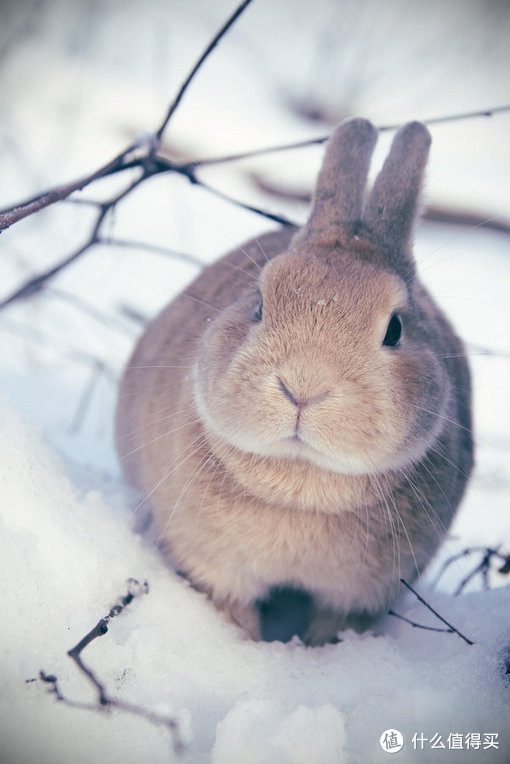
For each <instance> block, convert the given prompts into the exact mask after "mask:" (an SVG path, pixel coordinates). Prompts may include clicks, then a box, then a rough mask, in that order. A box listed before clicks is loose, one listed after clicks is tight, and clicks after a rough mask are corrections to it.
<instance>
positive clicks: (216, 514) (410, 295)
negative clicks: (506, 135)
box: [117, 121, 472, 644]
mask: <svg viewBox="0 0 510 764" xmlns="http://www.w3.org/2000/svg"><path fill="white" fill-rule="evenodd" d="M366 124H367V123H364V122H361V121H357V122H354V123H348V125H351V128H350V129H351V131H352V130H358V135H359V131H360V130H361V133H363V130H365V135H363V134H362V135H361V137H360V138H358V144H359V145H358V146H357V147H356V145H355V146H354V148H353V151H354V154H356V152H357V153H358V156H357V157H355V160H356V163H357V164H359V163H360V157H359V155H361V154H363V152H364V154H366V153H367V152H368V151H369V150H368V149H367V144H369V143H370V139H371V136H370V135H367V134H366V128H364V127H363V126H364V125H366ZM348 125H347V126H344V127H343V128H342V127H341V128H340V131H341V130H342V129H344V133H345V129H346V127H347V130H348V129H349V127H348ZM352 125H354V126H355V127H354V128H353V127H352ZM356 125H357V127H356ZM360 125H361V128H360ZM408 127H409V126H408ZM372 137H373V136H372ZM351 138H352V136H351ZM338 140H339V141H340V143H341V142H342V141H343V142H344V143H345V135H344V136H343V137H342V136H340V138H339V139H338ZM372 143H373V141H372ZM333 151H334V148H333V149H330V153H331V152H333ZM368 159H369V156H368ZM345 161H346V160H345V158H344V160H343V162H344V165H345ZM365 164H366V165H367V167H368V160H367V159H366V157H365ZM422 164H423V162H422ZM328 167H329V166H328V162H327V160H326V162H325V169H324V168H323V171H322V180H321V177H320V178H319V189H318V192H317V194H318V196H317V197H316V202H315V208H314V212H313V213H312V217H311V219H310V222H309V224H308V226H307V227H305V228H304V229H302V230H301V232H298V233H296V229H284V230H282V231H278V232H275V233H270V234H266V235H265V236H262V237H260V238H259V239H255V240H253V241H252V242H248V243H247V244H246V245H245V246H244V247H241V248H240V249H238V250H236V251H234V252H232V253H230V254H228V255H226V256H225V257H224V258H222V259H221V260H219V261H218V262H216V263H214V264H213V265H211V266H209V267H207V268H205V269H204V271H203V272H202V273H201V274H200V275H199V276H198V278H197V279H196V280H195V281H194V282H193V283H192V284H191V285H190V286H189V287H188V288H187V289H186V290H185V292H184V293H183V294H182V295H180V296H179V297H178V298H177V299H176V300H174V301H173V302H172V303H171V304H170V305H169V306H168V307H167V308H166V309H165V310H164V311H163V312H162V313H161V314H160V315H159V316H158V317H157V318H156V319H155V320H154V321H153V322H152V323H151V324H150V326H149V327H148V328H147V330H146V332H145V333H144V335H143V336H142V338H141V340H140V342H139V344H138V346H137V347H136V349H135V352H134V354H133V356H132V358H131V361H130V363H129V365H128V367H127V370H126V373H125V376H124V379H123V381H122V385H121V391H120V398H119V406H118V412H117V442H118V448H119V453H120V455H121V457H122V458H123V460H124V468H125V471H126V474H127V476H128V478H129V479H130V481H131V482H133V483H135V485H136V486H137V487H138V488H139V489H140V491H142V493H143V494H145V495H147V497H148V498H149V499H150V503H151V506H152V509H153V513H154V516H155V519H156V522H157V525H158V527H159V532H160V538H161V542H162V544H163V546H165V547H166V548H167V549H168V550H169V552H170V553H171V554H172V556H173V557H174V558H175V560H176V561H177V564H178V565H179V567H180V568H181V569H182V570H183V571H184V572H185V573H186V574H187V575H188V577H189V578H190V580H191V581H192V582H193V583H194V584H195V586H197V588H200V589H202V590H204V591H207V593H208V594H209V595H210V596H211V598H212V599H213V601H214V602H215V603H216V605H217V606H218V607H220V608H221V609H223V610H224V611H225V612H226V613H227V614H228V615H229V617H230V618H232V620H234V621H236V622H237V623H239V624H240V625H242V626H243V628H244V629H245V630H246V632H247V633H249V634H250V635H251V636H252V637H254V638H257V637H258V636H259V624H258V616H257V608H256V602H257V600H260V599H263V598H264V597H265V596H267V594H268V593H269V592H270V590H271V589H272V588H274V587H279V586H292V587H297V588H301V589H305V590H306V591H307V592H309V593H310V594H311V595H312V596H313V601H314V610H313V616H312V620H311V623H310V627H309V629H308V632H307V634H306V635H305V640H306V641H307V642H308V643H310V644H321V643H324V642H325V641H328V640H331V639H333V638H334V637H335V634H336V633H337V631H338V630H339V629H340V628H343V627H346V626H349V625H351V626H354V627H356V628H358V627H359V628H361V627H363V626H365V625H367V624H369V623H370V622H371V621H372V619H374V618H376V617H377V616H379V615H380V614H382V613H384V612H385V611H386V610H387V608H388V607H390V606H391V604H392V602H394V601H395V599H396V597H397V590H398V587H399V578H400V577H403V578H406V579H407V580H412V579H413V578H415V577H416V575H417V574H418V573H419V572H421V570H422V569H423V568H424V566H425V565H426V564H427V562H428V561H429V559H430V557H431V556H432V554H433V553H434V551H435V550H436V548H437V545H438V543H439V541H440V540H441V538H442V536H443V535H444V533H445V532H446V529H447V527H448V525H449V523H450V521H451V519H452V516H453V513H454V511H455V509H456V507H457V505H458V502H459V501H460V498H461V496H462V493H463V490H464V487H465V484H466V480H467V477H468V475H469V472H470V469H471V464H472V443H471V435H470V427H471V422H470V414H469V405H470V385H469V373H468V369H467V365H466V361H465V358H464V356H463V350H462V345H461V343H460V341H459V339H458V338H457V337H456V335H455V334H454V332H453V330H452V328H451V327H450V325H449V323H448V322H447V320H446V319H445V318H444V316H443V315H442V314H441V312H440V311H439V309H438V308H437V306H436V305H435V303H434V302H433V300H432V298H431V297H430V296H429V295H428V294H427V292H426V291H425V290H424V288H423V287H422V286H421V285H420V284H419V282H418V280H417V279H416V277H415V276H414V269H413V267H412V260H411V259H410V255H409V254H408V252H406V246H404V244H403V243H401V246H398V247H397V246H395V244H394V242H389V241H388V242H383V243H381V237H380V236H377V235H376V236H374V234H373V230H374V228H376V227H377V226H376V225H374V226H373V227H369V225H368V224H365V223H364V222H357V223H354V224H353V223H351V222H349V223H340V224H339V223H338V222H336V223H335V224H334V225H330V223H331V220H332V216H331V213H330V214H329V217H328V218H327V220H326V223H325V224H324V221H322V222H321V220H320V219H319V218H320V213H321V204H322V205H323V207H324V204H326V205H327V204H329V203H330V202H329V199H330V197H328V195H327V194H326V193H323V198H324V199H326V202H323V201H321V199H320V198H319V197H320V195H321V189H322V192H324V189H325V188H326V191H327V189H328V186H327V184H328V182H330V181H329V179H328V178H327V177H326V178H325V170H326V171H328ZM341 169H342V168H340V170H341ZM344 169H345V168H344ZM360 173H361V176H363V171H358V174H360ZM340 175H341V173H340ZM356 182H357V185H358V186H360V185H361V180H360V178H358V179H357V181H356ZM333 183H334V184H336V183H337V181H336V180H333ZM321 184H322V186H321ZM351 185H352V179H351ZM352 193H354V195H355V191H353V192H352ZM352 193H351V196H349V197H348V199H351V197H352ZM408 195H409V192H408ZM341 201H342V200H340V202H341ZM372 201H373V200H372ZM379 201H380V200H379ZM349 203H351V202H349V201H347V202H345V201H344V206H345V204H347V206H348V204H349ZM370 203H371V202H370V200H369V202H368V208H370ZM352 204H354V203H352ZM338 205H339V200H338V198H337V199H336V200H335V206H334V209H335V210H337V209H338ZM383 206H384V205H383ZM380 208H381V204H379V205H378V207H377V209H380ZM349 212H350V216H349V217H348V220H349V221H353V220H355V218H354V217H352V215H354V213H355V212H356V210H355V209H351V210H349ZM334 217H335V216H334V215H333V218H334ZM358 217H359V211H358ZM404 227H405V226H404ZM409 230H410V227H409ZM280 253H283V254H280ZM385 258H391V261H390V262H387V261H386V259H385ZM261 295H263V299H262V298H261ZM397 311H398V315H397ZM394 316H397V318H398V320H397V319H395V318H393V317H394ZM390 317H392V318H391V321H393V323H391V322H390V324H388V321H389V319H390ZM402 324H403V329H402ZM392 327H393V328H392ZM390 330H391V331H390ZM399 331H402V332H403V336H402V340H401V341H400V334H398V332H399ZM395 332H396V333H397V334H398V337H397V334H395ZM395 337H397V340H396V342H395V341H394V340H395Z"/></svg>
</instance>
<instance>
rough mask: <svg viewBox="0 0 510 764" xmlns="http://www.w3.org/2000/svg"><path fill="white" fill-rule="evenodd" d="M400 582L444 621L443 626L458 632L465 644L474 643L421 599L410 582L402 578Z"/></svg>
mask: <svg viewBox="0 0 510 764" xmlns="http://www.w3.org/2000/svg"><path fill="white" fill-rule="evenodd" d="M400 583H401V584H403V585H404V586H405V587H406V588H407V589H409V591H410V592H412V593H413V594H414V596H415V597H416V599H417V600H418V601H419V602H421V603H422V605H425V607H426V608H428V610H430V612H431V613H433V614H434V615H435V616H436V618H439V620H440V621H441V622H442V623H444V624H445V626H448V629H449V630H451V631H452V632H455V634H458V635H459V637H460V638H461V639H463V640H464V642H467V644H468V645H473V644H474V642H472V641H471V640H470V639H468V638H467V637H465V636H464V634H461V632H460V631H459V630H458V629H456V628H455V626H452V624H451V623H449V622H448V621H447V620H446V619H445V618H443V616H442V615H439V613H438V612H437V610H434V608H433V607H432V606H431V605H429V603H428V602H426V600H424V599H423V597H421V596H420V595H419V594H418V592H417V591H416V590H415V589H413V587H412V586H411V585H410V584H408V583H407V581H406V580H405V579H404V578H401V579H400Z"/></svg>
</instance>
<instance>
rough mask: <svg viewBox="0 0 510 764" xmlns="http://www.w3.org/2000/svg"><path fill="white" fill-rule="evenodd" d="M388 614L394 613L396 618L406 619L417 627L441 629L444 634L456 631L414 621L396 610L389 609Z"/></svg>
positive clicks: (430, 629) (431, 629)
mask: <svg viewBox="0 0 510 764" xmlns="http://www.w3.org/2000/svg"><path fill="white" fill-rule="evenodd" d="M388 615H392V616H393V617H394V618H399V619H400V620H401V621H405V622H406V623H408V624H409V625H410V626H414V627H415V628H416V629H425V630H426V631H440V632H442V633H443V634H453V632H454V629H443V628H441V627H440V626H425V624H423V623H416V621H412V620H411V619H410V618H406V616H405V615H400V613H395V611H394V610H388Z"/></svg>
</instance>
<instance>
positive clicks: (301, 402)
mask: <svg viewBox="0 0 510 764" xmlns="http://www.w3.org/2000/svg"><path fill="white" fill-rule="evenodd" d="M278 382H279V384H280V390H281V391H282V393H283V394H284V395H285V397H286V398H288V399H289V401H290V402H291V403H293V404H294V406H296V408H298V409H299V410H300V411H301V409H304V408H306V407H307V406H312V405H313V404H314V403H320V402H321V401H323V400H324V398H326V396H327V395H328V391H327V390H326V392H324V393H319V394H318V395H309V396H307V397H303V396H298V395H295V394H294V393H293V392H292V391H291V390H289V388H288V387H287V385H286V384H285V382H283V381H282V380H281V379H280V377H278Z"/></svg>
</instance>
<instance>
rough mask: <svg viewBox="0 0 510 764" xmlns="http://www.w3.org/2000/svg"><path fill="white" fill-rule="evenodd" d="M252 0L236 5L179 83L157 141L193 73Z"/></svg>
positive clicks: (195, 72) (159, 130)
mask: <svg viewBox="0 0 510 764" xmlns="http://www.w3.org/2000/svg"><path fill="white" fill-rule="evenodd" d="M251 2H252V0H244V2H242V3H241V5H239V6H238V8H237V9H236V10H235V11H234V13H233V14H232V16H230V18H229V19H227V21H226V22H225V23H224V24H223V26H222V27H221V29H220V30H219V32H218V33H217V34H216V35H215V36H214V37H213V39H212V40H211V42H210V43H209V45H208V46H207V48H206V49H205V50H204V52H203V53H202V55H201V56H200V58H199V59H198V61H197V62H196V64H195V66H194V67H193V68H192V70H191V72H190V73H189V74H188V76H187V77H186V79H185V80H184V82H183V84H182V85H181V88H180V90H179V92H178V93H177V95H176V97H175V98H174V100H173V101H172V103H171V104H170V106H169V108H168V111H167V113H166V115H165V118H164V120H163V122H162V123H161V126H160V127H159V129H158V130H157V132H156V138H157V140H158V143H159V142H160V141H161V137H162V135H163V133H164V131H165V129H166V127H167V125H168V123H169V122H170V120H171V118H172V117H173V115H174V114H175V111H176V109H177V107H178V106H179V104H180V102H181V100H182V98H183V96H184V94H185V92H186V90H187V89H188V87H189V86H190V84H191V82H192V80H193V79H194V77H195V75H196V74H197V72H198V70H199V69H200V68H201V66H202V64H203V63H204V61H205V60H206V59H207V58H208V56H209V55H210V54H211V53H212V51H213V50H214V48H215V47H216V45H217V44H218V43H219V41H220V40H221V38H222V37H224V35H225V34H226V32H228V30H229V29H230V27H231V26H232V25H233V24H234V23H235V22H236V21H237V19H238V18H239V16H240V15H241V14H242V13H243V12H244V11H245V9H246V8H247V7H248V6H249V5H250V3H251Z"/></svg>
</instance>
